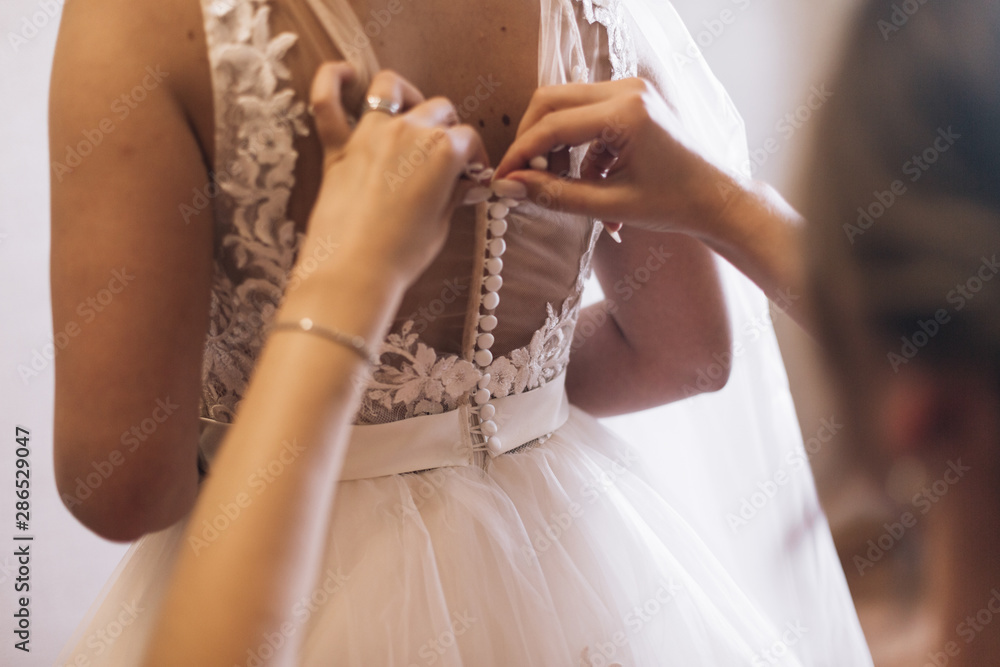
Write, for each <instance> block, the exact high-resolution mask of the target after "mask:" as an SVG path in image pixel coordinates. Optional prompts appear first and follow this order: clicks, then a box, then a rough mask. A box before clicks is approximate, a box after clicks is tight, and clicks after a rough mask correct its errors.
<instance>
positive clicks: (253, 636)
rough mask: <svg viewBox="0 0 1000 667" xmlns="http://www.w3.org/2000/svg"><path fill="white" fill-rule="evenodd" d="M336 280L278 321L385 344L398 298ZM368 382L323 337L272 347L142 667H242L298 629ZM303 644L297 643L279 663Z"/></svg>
mask: <svg viewBox="0 0 1000 667" xmlns="http://www.w3.org/2000/svg"><path fill="white" fill-rule="evenodd" d="M333 273H334V274H335V275H332V276H330V279H329V280H327V279H326V278H324V281H323V282H322V283H320V282H319V281H317V282H316V283H315V284H313V285H312V286H306V285H307V284H308V283H309V282H310V281H306V283H304V284H303V287H301V288H300V289H299V290H297V291H296V292H295V293H292V294H289V295H288V297H286V300H285V302H284V304H283V305H282V307H281V309H280V310H279V311H278V312H277V313H276V318H277V319H276V321H284V320H297V319H299V318H301V317H304V316H308V317H310V318H312V319H313V320H314V321H316V323H317V324H319V325H325V326H329V327H334V328H338V329H341V330H343V331H345V332H349V333H352V334H359V335H362V336H364V337H365V338H366V340H368V341H370V342H372V343H373V344H374V343H375V342H377V341H380V340H381V339H382V338H383V337H384V334H385V331H386V330H387V329H388V327H389V323H390V318H391V316H392V313H394V312H395V309H396V306H397V303H398V299H399V295H400V294H401V293H402V290H400V289H396V288H395V287H393V288H391V289H387V288H386V287H385V278H384V277H381V276H374V277H370V278H369V277H367V276H366V275H361V274H359V273H358V272H357V271H356V270H355V271H346V270H335V271H334V272H333ZM325 285H329V286H331V288H329V289H326V288H324V286H325ZM317 286H318V288H317ZM334 286H335V289H333V287H334ZM363 372H364V362H363V361H362V360H361V358H360V357H359V356H358V355H357V354H356V353H354V352H353V351H351V350H350V349H348V348H347V347H345V346H343V345H340V344H337V343H333V342H331V341H328V340H324V339H322V338H320V337H319V336H316V335H312V334H308V333H301V332H285V331H276V332H273V333H272V335H271V336H270V337H269V339H268V341H267V343H266V345H265V347H264V348H263V350H262V352H261V355H260V358H259V360H258V364H257V367H256V369H255V371H254V374H253V376H252V378H251V382H250V385H249V387H248V389H247V392H246V394H245V396H244V398H243V401H242V403H241V405H240V411H239V416H238V418H237V419H236V420H235V422H234V423H233V425H232V426H231V427H230V429H229V431H228V433H227V435H226V437H225V440H224V441H223V444H222V447H221V449H220V452H219V454H218V456H217V457H216V459H215V461H214V462H213V465H212V470H211V473H210V475H209V477H208V478H207V480H206V482H205V483H204V485H203V488H202V489H201V492H200V497H199V499H198V503H197V505H196V506H195V509H194V510H193V513H192V516H191V519H190V522H189V524H188V526H187V529H186V531H185V534H184V537H183V542H182V544H181V545H180V554H179V556H178V560H177V563H176V569H175V570H174V576H173V579H172V580H171V583H170V588H169V590H168V592H167V595H166V598H165V601H164V605H163V608H162V612H161V615H160V617H159V621H158V624H157V627H156V631H155V634H154V637H153V640H152V642H151V644H150V646H149V649H148V653H147V658H146V665H148V666H151V665H164V666H172V665H178V664H220V665H221V664H236V663H240V662H242V661H243V659H244V658H245V656H246V651H247V649H252V648H256V647H257V646H259V645H260V644H261V642H263V641H264V639H263V637H264V634H265V633H268V632H281V631H282V630H281V626H282V624H283V623H288V622H289V621H290V620H291V619H292V618H293V613H292V609H293V606H294V604H295V602H296V601H297V600H299V599H301V598H303V597H305V596H308V595H309V593H310V589H311V587H312V586H314V582H315V574H316V568H317V562H318V558H319V556H320V555H321V553H322V544H323V539H324V537H325V535H326V526H327V521H328V519H329V514H330V508H331V503H332V499H333V493H334V489H335V488H336V482H337V477H338V475H339V471H340V468H341V465H342V462H343V457H344V453H345V451H346V444H347V442H346V440H347V439H346V434H347V432H348V429H349V425H350V422H351V420H352V418H353V416H354V413H355V411H356V409H357V404H358V396H359V394H360V386H361V383H360V382H359V379H360V378H362V377H363V375H362V373H363ZM279 468H280V471H279V472H278V473H277V474H275V472H274V471H275V470H277V469H279ZM224 508H228V509H229V510H230V515H232V514H235V512H236V511H237V509H238V511H239V515H238V517H233V516H227V514H226V511H225V509H224ZM234 508H236V509H234ZM220 517H224V518H225V519H226V520H225V521H224V520H223V519H220ZM226 524H228V525H226ZM207 526H212V527H213V529H214V530H215V531H216V533H212V531H211V530H206V527H207ZM220 526H222V527H221V528H220ZM287 627H288V626H286V628H287ZM298 630H299V629H298V628H296V629H295V631H296V632H297V631H298ZM297 645H298V638H297V637H295V636H294V635H293V636H292V637H291V638H290V640H289V641H288V642H287V644H286V648H285V649H284V655H283V656H282V658H283V659H282V660H281V661H279V662H281V664H292V663H293V662H294V652H295V647H296V646H297Z"/></svg>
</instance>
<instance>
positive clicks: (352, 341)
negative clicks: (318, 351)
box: [271, 317, 381, 368]
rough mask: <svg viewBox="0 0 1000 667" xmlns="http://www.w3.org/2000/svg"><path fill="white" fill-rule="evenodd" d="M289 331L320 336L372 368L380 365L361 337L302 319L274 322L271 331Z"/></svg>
mask: <svg viewBox="0 0 1000 667" xmlns="http://www.w3.org/2000/svg"><path fill="white" fill-rule="evenodd" d="M282 329H286V330H291V331H305V332H307V333H312V334H316V335H317V336H322V337H323V338H326V339H327V340H332V341H333V342H335V343H340V344H341V345H345V346H347V347H349V348H350V349H351V350H353V351H354V352H356V353H357V354H358V355H359V356H360V357H361V358H362V359H364V360H365V361H367V362H368V364H369V365H370V366H372V368H377V367H378V365H379V364H380V363H381V359H380V357H379V355H377V354H375V353H374V352H373V351H372V350H371V348H370V347H368V343H367V342H366V341H365V339H364V338H362V337H361V336H351V335H349V334H345V333H343V332H342V331H337V330H336V329H327V328H326V327H320V326H317V325H316V324H315V323H314V322H313V321H312V320H311V319H310V318H308V317H303V318H302V319H300V320H297V321H294V322H275V323H274V324H273V325H272V327H271V330H272V331H278V330H282Z"/></svg>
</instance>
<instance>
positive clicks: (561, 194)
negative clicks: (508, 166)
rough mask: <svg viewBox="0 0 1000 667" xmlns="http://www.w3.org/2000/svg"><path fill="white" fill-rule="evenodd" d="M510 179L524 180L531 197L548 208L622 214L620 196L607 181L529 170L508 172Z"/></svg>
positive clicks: (613, 215)
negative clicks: (566, 177) (579, 178)
mask: <svg viewBox="0 0 1000 667" xmlns="http://www.w3.org/2000/svg"><path fill="white" fill-rule="evenodd" d="M508 178H510V180H514V181H517V182H519V183H523V184H524V185H525V187H527V189H528V196H527V198H528V199H529V200H530V201H532V202H535V203H536V204H538V205H539V206H542V207H544V208H551V209H554V210H557V211H565V212H567V213H580V214H586V215H590V216H592V217H595V218H617V217H618V216H619V215H621V210H622V206H621V203H620V202H619V199H620V197H619V196H617V195H616V193H615V192H614V191H613V190H612V188H611V187H609V184H608V183H607V182H605V181H603V180H599V181H580V180H572V179H563V178H559V177H558V176H556V175H555V174H552V173H549V172H545V171H527V170H525V171H517V172H513V173H511V174H508Z"/></svg>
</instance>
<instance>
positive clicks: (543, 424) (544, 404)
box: [198, 372, 569, 480]
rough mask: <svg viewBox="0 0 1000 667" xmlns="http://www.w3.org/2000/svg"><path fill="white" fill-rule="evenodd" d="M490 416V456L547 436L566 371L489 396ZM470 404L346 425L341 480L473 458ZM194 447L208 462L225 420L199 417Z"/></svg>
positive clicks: (560, 416) (560, 412)
mask: <svg viewBox="0 0 1000 667" xmlns="http://www.w3.org/2000/svg"><path fill="white" fill-rule="evenodd" d="M490 403H491V404H492V405H493V406H495V407H496V414H495V415H494V417H493V421H494V422H496V424H497V426H498V428H499V430H498V432H497V437H498V438H499V439H500V443H501V447H500V449H499V450H498V451H496V452H492V451H488V450H486V451H488V453H489V455H490V456H491V457H493V458H496V457H497V456H500V455H501V454H505V453H506V452H509V451H511V450H512V449H516V448H518V447H520V446H521V445H523V444H525V443H528V442H531V441H532V440H534V439H536V438H540V437H542V436H545V435H548V434H550V433H552V432H553V431H555V430H556V429H558V428H559V427H560V426H562V425H563V424H565V423H566V420H567V419H569V399H568V398H567V396H566V373H565V372H563V373H560V374H559V376H558V377H556V378H555V379H553V380H551V381H549V382H548V383H547V384H545V385H543V386H541V387H539V388H538V389H533V390H531V391H528V392H524V393H521V394H514V395H512V396H505V397H503V398H494V399H491V400H490ZM471 413H472V406H469V405H463V406H461V407H459V408H457V409H455V410H450V411H448V412H443V413H441V414H437V415H424V416H421V417H412V418H410V419H403V420H401V421H395V422H389V423H387V424H364V425H356V426H352V427H351V431H350V438H351V440H350V445H349V446H348V450H347V456H346V458H345V460H344V468H343V471H342V474H341V476H340V479H341V480H352V479H368V478H371V477H382V476H383V475H398V474H401V473H405V472H414V471H417V470H428V469H431V468H443V467H447V466H465V465H471V464H472V463H473V460H474V459H473V452H474V451H475V450H485V445H484V444H483V443H481V442H477V440H483V438H482V436H479V435H476V434H474V433H473V429H474V428H475V427H473V426H472V424H473V421H472V420H471V419H470V414H471ZM200 419H201V424H200V427H201V435H200V438H199V442H198V444H199V447H201V450H202V452H203V453H204V454H205V457H206V458H207V459H208V461H209V463H211V461H212V459H213V458H214V457H215V452H216V450H217V449H218V447H219V445H220V444H221V442H222V438H223V436H225V434H226V430H227V429H228V428H229V426H230V425H229V424H227V423H224V422H218V421H215V420H214V419H207V418H205V417H201V418H200Z"/></svg>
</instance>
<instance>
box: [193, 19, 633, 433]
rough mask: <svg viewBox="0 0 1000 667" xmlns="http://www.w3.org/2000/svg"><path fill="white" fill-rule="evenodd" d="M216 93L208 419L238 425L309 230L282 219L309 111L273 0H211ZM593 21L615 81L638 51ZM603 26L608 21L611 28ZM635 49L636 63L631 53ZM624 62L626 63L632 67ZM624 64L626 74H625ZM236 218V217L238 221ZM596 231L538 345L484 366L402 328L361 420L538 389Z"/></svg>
mask: <svg viewBox="0 0 1000 667" xmlns="http://www.w3.org/2000/svg"><path fill="white" fill-rule="evenodd" d="M203 3H204V14H205V26H206V36H207V38H208V43H209V57H210V62H211V64H212V79H213V87H214V90H215V108H216V150H217V154H218V155H217V159H216V167H217V170H218V171H217V172H216V173H215V174H213V178H214V180H215V182H216V183H217V185H218V189H219V194H218V196H216V197H215V201H214V207H215V213H216V220H217V221H218V222H217V224H218V230H217V234H216V235H217V238H219V246H218V248H217V253H216V262H215V269H214V276H213V288H212V296H211V303H210V324H209V331H208V334H207V336H206V341H205V352H204V357H203V366H202V380H203V383H202V384H203V390H202V416H204V417H208V418H211V419H214V420H217V421H220V422H224V423H229V422H232V421H233V420H234V418H235V416H236V414H237V413H238V410H239V404H240V401H241V399H242V394H243V390H244V388H245V386H246V384H247V382H248V380H249V378H250V376H251V375H252V372H253V368H254V366H255V363H256V360H257V358H258V356H259V352H260V349H261V347H262V346H263V344H264V341H265V339H266V335H265V331H266V330H267V329H268V326H269V324H270V322H271V321H272V318H273V316H274V313H275V312H276V310H277V308H278V307H279V306H280V303H281V300H282V298H283V294H284V289H285V283H286V280H287V278H288V276H289V274H290V272H291V270H292V268H293V266H294V262H295V258H296V254H297V252H298V248H299V247H300V244H301V240H302V238H303V237H304V235H303V234H302V233H300V232H298V231H297V230H296V229H295V224H294V222H293V221H291V220H289V219H288V218H287V217H286V210H287V204H288V199H289V197H290V195H291V190H292V187H293V186H294V184H295V177H294V173H293V170H294V167H295V164H296V160H297V158H298V153H297V151H296V150H295V149H294V146H293V142H294V139H295V137H296V136H305V135H308V133H309V130H308V128H307V126H306V125H305V123H304V122H303V114H304V112H305V105H304V103H303V102H301V101H296V100H295V98H294V92H293V90H292V89H291V88H290V87H289V85H288V82H289V80H290V77H291V73H290V71H289V70H288V68H287V67H286V66H285V65H284V64H283V63H282V59H283V58H284V56H285V54H286V53H287V52H288V50H289V49H290V48H292V46H293V45H294V44H295V42H296V40H297V36H296V35H295V34H293V33H289V32H285V33H281V34H279V35H277V36H274V37H272V36H271V34H270V29H269V25H268V18H269V7H268V6H267V4H266V0H219V1H218V2H210V1H209V0H203ZM584 4H585V9H586V11H587V18H588V20H590V21H591V22H593V21H594V20H598V21H600V22H601V23H602V24H604V25H605V26H606V27H607V29H608V34H609V39H610V40H611V43H612V48H611V51H612V54H613V55H612V60H613V63H616V64H615V65H614V70H613V71H615V72H616V73H617V74H618V75H620V76H623V74H622V72H627V71H629V70H628V67H630V66H629V65H628V62H629V58H630V57H631V60H632V61H633V64H632V65H631V68H632V69H634V67H635V66H634V60H635V56H634V49H631V50H629V49H628V48H626V47H627V46H628V45H630V44H631V42H630V40H628V39H627V37H628V35H627V31H625V30H624V29H623V25H622V21H621V16H622V15H621V7H620V6H619V5H618V4H617V3H615V2H591V1H590V0H584ZM605 21H607V22H608V23H605ZM630 53H631V56H630V55H629V54H630ZM622 63H625V64H624V65H623V64H622ZM621 67H625V68H626V69H624V70H622V69H620V68H621ZM230 221H231V222H230ZM599 234H600V224H599V223H598V222H595V223H594V227H593V230H592V234H591V238H590V243H589V245H588V248H587V250H586V251H585V253H584V254H583V256H582V257H581V259H580V270H579V273H578V276H577V282H576V285H575V286H574V288H573V289H572V291H571V293H570V294H569V296H568V297H567V298H566V299H565V300H564V301H563V302H562V304H560V306H559V309H558V311H557V310H556V307H555V306H554V305H553V304H547V305H546V312H547V318H546V321H545V324H544V325H543V326H542V328H541V329H539V330H538V331H536V332H535V333H534V335H533V336H532V339H531V341H530V343H529V344H528V345H526V346H524V347H522V348H519V349H517V350H514V351H513V352H511V353H510V354H508V355H506V356H501V357H497V358H495V359H493V361H492V362H491V363H490V365H489V366H487V367H485V368H479V367H477V366H476V365H475V364H474V363H472V362H471V361H467V360H464V359H462V358H460V357H459V356H457V355H445V356H440V355H438V354H437V353H436V352H435V350H434V349H433V348H430V347H428V346H427V345H425V344H424V343H422V342H421V341H420V339H419V335H418V334H417V333H414V332H413V326H414V322H413V321H412V320H411V321H408V322H406V323H405V324H404V325H403V327H402V328H401V330H400V331H399V332H397V333H392V334H390V335H389V336H388V337H387V338H386V340H385V341H383V344H382V347H381V350H380V351H381V352H382V355H383V356H382V359H383V363H382V364H381V365H380V366H379V367H378V368H377V369H375V371H374V373H373V376H372V381H371V383H370V384H369V386H368V387H367V389H366V391H365V395H364V397H363V400H362V406H361V408H360V410H359V412H358V415H357V417H356V419H355V423H357V424H375V423H385V422H390V421H397V420H400V419H407V418H411V417H416V416H421V415H429V414H437V413H440V412H445V411H448V410H454V409H456V408H458V407H459V406H460V405H461V404H462V403H463V402H465V401H468V400H469V399H468V396H469V395H470V392H472V391H473V389H474V388H475V387H476V385H477V384H478V382H479V381H480V379H481V378H482V377H483V375H484V373H489V374H490V375H491V380H490V382H489V384H488V385H487V389H488V390H489V391H490V394H491V395H492V396H493V397H497V398H499V397H502V396H507V395H510V394H513V393H520V392H524V391H529V390H531V389H535V388H538V387H540V386H542V385H543V384H545V383H547V382H548V381H550V380H552V379H553V378H555V377H557V376H558V375H559V374H560V373H562V372H563V371H564V370H565V369H566V366H567V364H568V361H569V353H570V346H571V343H572V338H573V331H574V329H575V326H576V320H577V317H578V315H579V310H580V302H581V296H582V292H583V285H584V282H585V280H586V278H587V277H588V276H589V273H590V267H591V259H592V256H593V249H594V245H595V243H596V240H597V237H598V235H599Z"/></svg>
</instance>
